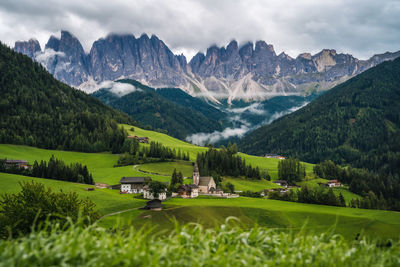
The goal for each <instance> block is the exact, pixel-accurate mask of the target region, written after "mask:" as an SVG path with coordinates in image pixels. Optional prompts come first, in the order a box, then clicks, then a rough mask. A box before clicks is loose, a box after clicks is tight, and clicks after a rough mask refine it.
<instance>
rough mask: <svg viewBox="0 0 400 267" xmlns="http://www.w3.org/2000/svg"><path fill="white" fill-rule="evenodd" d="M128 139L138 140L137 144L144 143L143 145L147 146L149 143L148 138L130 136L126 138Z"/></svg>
mask: <svg viewBox="0 0 400 267" xmlns="http://www.w3.org/2000/svg"><path fill="white" fill-rule="evenodd" d="M128 138H132V139H136V140H138V142H139V143H144V144H148V143H149V138H148V137H139V136H136V135H130V136H128Z"/></svg>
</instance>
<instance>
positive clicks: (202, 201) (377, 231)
mask: <svg viewBox="0 0 400 267" xmlns="http://www.w3.org/2000/svg"><path fill="white" fill-rule="evenodd" d="M163 206H164V209H163V210H162V211H159V212H153V211H140V212H139V211H137V210H135V211H130V212H126V213H121V214H118V215H115V216H111V217H107V218H105V219H103V220H102V221H100V225H103V226H112V225H113V224H114V223H115V222H119V223H121V224H123V225H133V226H135V227H141V226H142V225H145V224H149V225H153V226H155V227H156V230H157V231H162V230H165V231H169V230H172V229H173V228H174V219H176V220H177V221H179V222H180V223H199V224H201V225H203V226H204V227H207V228H214V227H215V226H217V225H220V224H222V223H224V221H225V220H226V218H228V217H231V216H233V217H236V218H238V219H239V220H240V222H241V224H242V227H244V228H251V227H253V226H254V224H257V225H260V226H262V227H267V228H273V229H280V230H285V231H286V230H292V231H295V232H297V231H300V230H301V229H302V228H304V229H305V230H306V231H307V232H308V233H312V234H321V233H324V232H326V231H328V230H332V231H333V232H334V233H336V234H341V235H343V236H344V237H345V238H346V239H348V240H353V239H354V238H355V237H356V236H357V235H358V234H359V233H360V234H361V235H365V236H367V237H379V238H382V239H390V238H393V239H398V238H399V236H400V213H398V212H391V211H379V210H362V209H351V208H340V207H332V206H322V205H312V204H302V203H293V202H285V201H277V200H268V199H254V198H246V197H240V198H235V199H214V198H210V199H206V198H197V199H180V198H174V199H171V200H168V201H165V202H164V203H163Z"/></svg>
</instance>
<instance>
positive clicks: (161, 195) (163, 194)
mask: <svg viewBox="0 0 400 267" xmlns="http://www.w3.org/2000/svg"><path fill="white" fill-rule="evenodd" d="M143 198H145V199H150V200H153V199H155V198H154V196H153V193H151V192H150V188H149V187H148V186H145V187H144V189H143ZM156 199H159V200H165V199H167V189H165V191H164V192H161V193H159V194H158V198H156Z"/></svg>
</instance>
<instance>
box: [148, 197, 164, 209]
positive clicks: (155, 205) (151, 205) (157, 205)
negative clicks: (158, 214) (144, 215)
mask: <svg viewBox="0 0 400 267" xmlns="http://www.w3.org/2000/svg"><path fill="white" fill-rule="evenodd" d="M144 208H145V209H147V210H162V205H161V200H159V199H153V200H150V201H148V202H147V203H146V207H144Z"/></svg>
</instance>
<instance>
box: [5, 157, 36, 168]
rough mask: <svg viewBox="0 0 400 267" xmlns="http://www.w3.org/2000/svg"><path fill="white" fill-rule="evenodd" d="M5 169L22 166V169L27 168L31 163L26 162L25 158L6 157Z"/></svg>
mask: <svg viewBox="0 0 400 267" xmlns="http://www.w3.org/2000/svg"><path fill="white" fill-rule="evenodd" d="M5 165H6V169H9V168H13V167H14V168H23V169H29V168H31V167H32V165H29V164H28V161H26V160H15V159H7V160H6V161H5Z"/></svg>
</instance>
